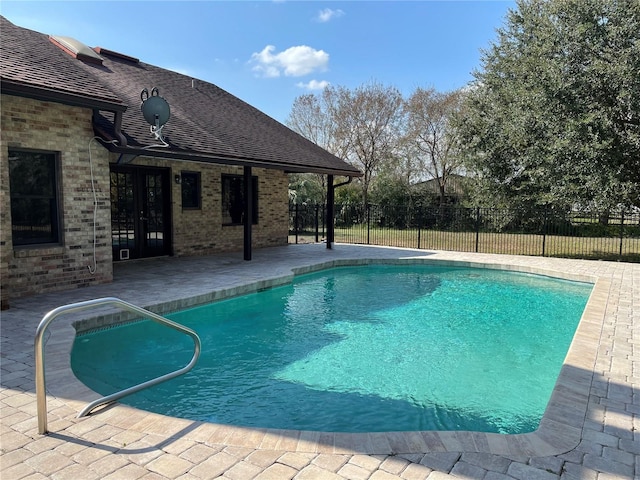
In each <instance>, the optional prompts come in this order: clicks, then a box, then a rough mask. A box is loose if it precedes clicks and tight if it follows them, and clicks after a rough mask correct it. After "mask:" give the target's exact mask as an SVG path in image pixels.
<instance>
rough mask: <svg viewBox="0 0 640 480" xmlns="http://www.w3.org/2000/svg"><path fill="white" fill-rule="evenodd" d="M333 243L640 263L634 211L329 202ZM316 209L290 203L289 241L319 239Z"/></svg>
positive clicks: (322, 228)
mask: <svg viewBox="0 0 640 480" xmlns="http://www.w3.org/2000/svg"><path fill="white" fill-rule="evenodd" d="M334 222H335V223H334V225H335V232H334V235H335V241H336V242H340V243H354V244H366V245H384V246H394V247H409V248H419V249H430V250H455V251H462V252H483V253H501V254H514V255H541V256H549V257H567V258H588V259H600V260H623V261H629V262H640V211H638V210H635V211H617V212H611V211H610V212H592V211H577V210H574V211H563V212H559V211H556V210H553V209H551V208H540V209H538V208H535V209H529V210H527V211H514V210H511V209H500V208H484V207H475V208H463V207H457V206H445V207H422V208H418V207H412V206H407V205H367V206H363V205H336V207H335V217H334ZM325 223H326V208H325V206H324V205H291V206H290V210H289V243H309V242H320V241H323V240H324V239H325V235H326V224H325Z"/></svg>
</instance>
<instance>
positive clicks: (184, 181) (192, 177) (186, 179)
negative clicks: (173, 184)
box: [180, 170, 202, 210]
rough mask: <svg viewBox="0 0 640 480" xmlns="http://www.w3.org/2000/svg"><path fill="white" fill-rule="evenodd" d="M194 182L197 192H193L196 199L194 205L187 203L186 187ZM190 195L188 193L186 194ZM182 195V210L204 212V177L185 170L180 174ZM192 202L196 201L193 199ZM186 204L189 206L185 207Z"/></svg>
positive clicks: (198, 173)
mask: <svg viewBox="0 0 640 480" xmlns="http://www.w3.org/2000/svg"><path fill="white" fill-rule="evenodd" d="M191 182H193V185H194V189H195V192H192V195H194V196H195V197H196V198H195V204H194V203H188V202H185V198H187V199H188V198H189V197H185V187H186V186H189V185H191ZM186 193H188V192H186ZM180 194H181V198H182V210H202V177H201V173H200V172H191V171H187V170H183V171H181V172H180ZM191 200H194V198H193V197H192V198H191ZM185 203H187V205H186V206H185Z"/></svg>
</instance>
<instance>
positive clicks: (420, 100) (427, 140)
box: [405, 88, 462, 205]
mask: <svg viewBox="0 0 640 480" xmlns="http://www.w3.org/2000/svg"><path fill="white" fill-rule="evenodd" d="M461 102H462V93H461V92H460V91H453V92H448V93H440V92H436V91H435V90H434V89H432V88H431V89H423V88H417V89H416V90H415V91H414V92H413V94H412V95H411V96H410V97H409V99H408V100H407V102H406V104H405V110H406V115H407V133H406V143H407V145H408V147H409V149H410V152H411V153H410V155H411V157H414V158H417V159H418V160H419V165H420V170H421V172H422V175H423V179H425V178H426V179H429V178H433V179H434V180H436V181H437V183H438V187H439V190H440V205H443V204H444V203H445V198H446V187H447V182H448V180H449V177H450V176H451V175H452V174H455V173H459V171H460V169H461V167H462V157H461V155H459V152H458V141H457V138H456V131H455V129H454V128H453V127H452V125H451V123H452V119H453V117H454V116H455V115H456V114H458V113H459V111H460V108H461Z"/></svg>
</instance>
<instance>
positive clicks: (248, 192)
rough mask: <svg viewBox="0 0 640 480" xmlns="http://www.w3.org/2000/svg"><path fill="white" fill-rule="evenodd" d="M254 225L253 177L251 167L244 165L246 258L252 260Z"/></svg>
mask: <svg viewBox="0 0 640 480" xmlns="http://www.w3.org/2000/svg"><path fill="white" fill-rule="evenodd" d="M252 226H253V178H252V177H251V167H244V259H245V260H251V228H252Z"/></svg>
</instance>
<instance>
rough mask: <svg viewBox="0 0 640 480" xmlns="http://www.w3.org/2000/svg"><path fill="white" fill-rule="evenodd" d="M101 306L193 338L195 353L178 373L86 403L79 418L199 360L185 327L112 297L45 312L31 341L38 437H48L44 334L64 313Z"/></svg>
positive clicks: (192, 334)
mask: <svg viewBox="0 0 640 480" xmlns="http://www.w3.org/2000/svg"><path fill="white" fill-rule="evenodd" d="M104 305H117V306H119V307H120V308H121V309H122V310H127V311H129V312H132V313H136V314H138V315H141V316H143V317H145V318H149V319H151V320H153V321H155V322H157V323H160V324H162V325H165V326H167V327H170V328H173V329H174V330H178V331H179V332H182V333H185V334H186V335H189V336H190V337H191V338H192V340H193V343H194V353H193V357H192V358H191V360H190V361H189V363H188V364H187V365H185V366H184V367H182V368H180V369H178V370H174V371H173V372H170V373H167V374H165V375H161V376H160V377H156V378H153V379H151V380H147V381H145V382H142V383H140V384H138V385H134V386H133V387H129V388H125V389H124V390H121V391H119V392H116V393H112V394H111V395H107V396H105V397H102V398H99V399H97V400H94V401H93V402H91V403H89V404H88V405H87V406H86V407H84V408H83V409H82V410H81V411H80V413H78V418H80V417H84V416H85V415H88V414H89V413H90V412H91V411H92V410H93V409H94V408H96V407H98V406H101V405H106V404H108V403H111V402H115V401H116V400H119V399H120V398H122V397H125V396H127V395H131V394H132V393H136V392H139V391H140V390H143V389H145V388H149V387H152V386H154V385H157V384H159V383H162V382H165V381H167V380H171V379H172V378H175V377H178V376H180V375H183V374H185V373H187V372H188V371H189V370H191V369H192V368H193V367H194V366H195V364H196V362H197V361H198V358H199V357H200V351H201V349H202V348H201V343H200V337H198V334H197V333H196V332H194V331H193V330H191V329H190V328H188V327H185V326H184V325H181V324H179V323H176V322H173V321H171V320H169V319H167V318H164V317H162V316H160V315H158V314H156V313H153V312H151V311H149V310H146V309H144V308H141V307H138V306H136V305H134V304H132V303H129V302H125V301H124V300H120V299H119V298H115V297H105V298H96V299H93V300H86V301H84V302H77V303H70V304H68V305H63V306H61V307H58V308H55V309H53V310H51V311H50V312H48V313H47V314H46V315H45V316H44V317H42V320H41V321H40V324H39V325H38V328H36V335H35V340H34V348H35V367H36V403H37V409H38V433H40V434H41V435H42V434H45V433H47V391H46V385H45V365H44V342H43V336H44V333H45V331H46V329H47V327H48V326H49V324H50V323H51V322H52V321H53V320H54V319H56V318H57V317H58V316H60V315H62V314H63V313H70V312H76V311H81V310H87V309H89V308H93V307H100V306H104Z"/></svg>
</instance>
